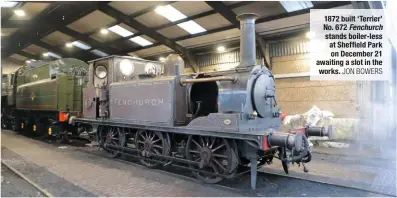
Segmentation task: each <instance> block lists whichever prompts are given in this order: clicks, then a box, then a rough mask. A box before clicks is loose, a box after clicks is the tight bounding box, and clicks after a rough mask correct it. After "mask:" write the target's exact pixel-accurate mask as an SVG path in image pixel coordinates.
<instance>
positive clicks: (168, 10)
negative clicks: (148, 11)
mask: <svg viewBox="0 0 397 198" xmlns="http://www.w3.org/2000/svg"><path fill="white" fill-rule="evenodd" d="M154 11H155V12H156V13H157V14H159V15H161V16H163V17H165V18H167V19H168V20H170V21H171V22H174V21H178V20H181V19H184V18H186V16H185V15H184V14H182V13H181V12H179V10H177V9H175V8H174V7H172V6H170V5H166V6H159V7H157V8H156V9H155V10H154Z"/></svg>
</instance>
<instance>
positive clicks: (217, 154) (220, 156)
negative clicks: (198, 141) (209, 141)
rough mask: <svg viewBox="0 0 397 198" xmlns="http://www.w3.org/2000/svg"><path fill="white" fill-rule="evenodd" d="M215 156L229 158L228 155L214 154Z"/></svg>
mask: <svg viewBox="0 0 397 198" xmlns="http://www.w3.org/2000/svg"><path fill="white" fill-rule="evenodd" d="M212 156H214V157H220V158H225V159H227V158H228V157H227V156H226V155H219V154H212Z"/></svg>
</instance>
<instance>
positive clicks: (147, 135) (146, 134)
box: [145, 131, 149, 139]
mask: <svg viewBox="0 0 397 198" xmlns="http://www.w3.org/2000/svg"><path fill="white" fill-rule="evenodd" d="M145 138H146V139H149V134H148V132H147V131H145Z"/></svg>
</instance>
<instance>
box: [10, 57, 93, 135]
mask: <svg viewBox="0 0 397 198" xmlns="http://www.w3.org/2000/svg"><path fill="white" fill-rule="evenodd" d="M87 70H88V65H87V64H86V63H84V62H83V61H80V60H77V59H73V58H65V59H59V60H56V61H51V62H43V61H37V62H33V63H31V64H28V65H25V66H23V67H21V68H19V69H18V70H17V71H16V72H15V73H14V74H13V75H11V76H10V81H9V84H8V85H7V90H8V92H7V93H8V99H9V102H8V108H9V109H10V110H11V112H9V113H7V115H8V116H7V120H8V122H9V123H10V124H9V126H10V127H12V128H13V129H14V130H21V131H25V132H34V133H38V134H42V135H43V134H48V135H51V136H58V135H60V134H62V133H66V131H68V132H72V133H77V129H76V128H75V127H73V126H72V125H70V124H69V122H70V119H72V118H73V117H76V116H78V114H79V113H80V112H81V111H82V88H83V87H84V86H86V79H85V77H84V76H85V75H86V73H87ZM62 135H65V136H66V135H67V134H62Z"/></svg>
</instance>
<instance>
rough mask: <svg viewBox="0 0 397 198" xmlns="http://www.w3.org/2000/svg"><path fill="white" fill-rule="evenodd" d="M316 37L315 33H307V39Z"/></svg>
mask: <svg viewBox="0 0 397 198" xmlns="http://www.w3.org/2000/svg"><path fill="white" fill-rule="evenodd" d="M315 35H316V33H315V32H312V31H309V32H307V33H306V38H308V39H312V38H314V36H315Z"/></svg>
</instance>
